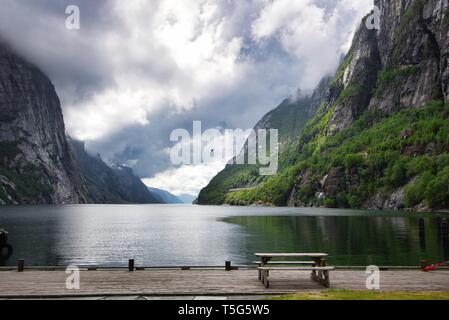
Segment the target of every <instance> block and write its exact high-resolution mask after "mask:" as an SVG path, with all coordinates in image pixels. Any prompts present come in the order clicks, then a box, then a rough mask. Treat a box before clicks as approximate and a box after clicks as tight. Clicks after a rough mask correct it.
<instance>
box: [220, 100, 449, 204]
mask: <svg viewBox="0 0 449 320" xmlns="http://www.w3.org/2000/svg"><path fill="white" fill-rule="evenodd" d="M330 112H331V111H330V110H325V109H324V108H322V109H320V110H319V111H318V114H317V116H316V117H315V118H313V119H312V120H310V121H309V122H308V123H307V125H306V126H305V128H304V130H303V131H302V134H301V136H300V138H299V141H298V144H297V145H295V146H293V147H292V150H293V152H294V153H295V154H296V159H295V161H294V162H291V159H290V160H289V162H288V163H287V162H285V161H282V162H281V164H280V171H279V173H278V175H277V176H273V177H269V178H265V179H264V180H262V181H259V182H260V185H259V187H257V188H255V189H248V190H241V191H237V192H232V193H226V190H227V189H226V186H228V185H233V183H238V182H241V181H242V177H241V176H239V175H233V172H234V173H235V172H236V171H237V172H238V170H239V169H238V166H237V167H234V168H231V170H230V171H228V172H226V176H225V177H222V176H220V175H219V176H217V179H214V180H215V181H214V185H216V186H217V185H218V186H220V187H221V189H220V191H218V190H215V191H216V192H217V196H216V197H215V198H213V199H212V200H213V201H212V202H213V203H223V202H224V203H229V204H234V205H248V204H253V203H259V204H272V205H278V206H282V205H286V204H287V199H288V197H289V195H290V192H291V190H292V188H293V186H294V184H295V181H296V179H297V177H298V176H299V175H300V174H301V173H303V172H305V170H306V169H307V170H308V171H309V179H308V182H307V183H306V184H305V185H303V186H302V187H301V188H300V189H299V190H298V191H297V193H296V200H297V201H298V202H302V203H305V204H309V205H323V206H328V207H344V208H358V207H360V206H361V205H362V204H363V203H364V202H365V201H367V200H368V199H369V198H370V197H372V196H374V195H375V194H376V193H381V194H382V193H385V194H388V193H392V192H393V191H395V190H397V189H398V188H401V187H405V190H406V191H405V193H406V195H405V198H406V200H405V201H406V205H407V206H409V207H413V206H415V205H418V204H420V203H423V204H424V205H428V206H430V207H432V208H434V209H438V208H445V207H447V206H448V205H449V154H448V151H449V127H448V126H447V121H448V120H449V119H448V118H449V105H445V104H444V103H442V102H440V101H435V102H432V103H430V104H429V105H427V106H425V107H423V108H421V109H406V110H403V111H400V112H398V113H396V114H394V115H392V116H389V117H387V116H385V115H383V114H382V113H380V112H378V111H377V112H376V111H368V112H366V113H365V114H364V115H363V116H361V117H360V118H359V119H358V120H357V121H356V122H355V123H354V124H353V125H352V126H351V127H349V128H348V129H346V130H343V131H341V132H338V133H336V134H333V135H328V134H327V133H326V127H327V123H328V120H329V114H330ZM332 168H341V170H343V172H344V176H343V177H342V181H343V182H344V183H343V187H342V188H339V190H338V193H337V194H335V195H329V196H328V197H326V198H321V199H319V198H317V197H316V192H317V190H316V187H315V186H316V184H317V182H319V181H321V180H322V179H323V177H324V176H325V175H326V174H327V173H329V171H330V170H331V169H332ZM253 174H254V176H252V177H251V179H252V180H251V179H250V178H249V177H248V176H245V177H243V181H247V182H249V181H252V182H253V183H254V184H256V181H257V178H256V176H257V172H253ZM222 178H224V181H225V183H223V182H224V181H223V180H222ZM227 178H231V179H232V180H233V181H231V180H226V179H227ZM212 188H213V186H212ZM223 191H224V192H225V193H224V194H223Z"/></svg>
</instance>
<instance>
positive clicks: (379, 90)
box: [199, 0, 449, 210]
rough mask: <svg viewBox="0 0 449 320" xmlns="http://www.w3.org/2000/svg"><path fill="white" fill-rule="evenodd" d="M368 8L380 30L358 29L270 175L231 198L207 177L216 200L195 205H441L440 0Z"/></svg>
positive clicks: (447, 164)
mask: <svg viewBox="0 0 449 320" xmlns="http://www.w3.org/2000/svg"><path fill="white" fill-rule="evenodd" d="M375 4H376V5H377V6H378V7H379V8H380V11H381V25H380V30H375V29H371V30H370V29H368V28H367V27H366V24H365V21H366V18H365V19H364V20H363V21H362V23H361V25H360V27H359V29H358V31H357V32H356V34H355V36H354V40H353V44H352V47H351V49H350V50H349V52H348V54H347V56H346V58H345V59H344V61H343V62H342V64H341V65H340V67H339V69H338V71H337V73H336V75H335V77H334V79H333V80H332V81H331V82H330V84H329V86H328V87H327V89H326V90H325V91H326V94H325V98H324V99H322V100H321V102H320V107H319V108H318V110H317V112H316V114H315V116H314V117H313V118H312V119H311V120H309V121H308V122H307V123H306V125H305V126H304V128H302V130H301V132H300V134H299V136H298V138H297V139H296V143H295V144H294V146H292V148H291V149H290V151H289V152H285V153H283V154H281V158H280V164H281V167H280V172H279V174H278V175H277V176H275V177H271V178H268V179H261V180H259V181H258V183H257V185H255V186H253V188H252V189H251V190H249V189H248V190H241V191H239V192H228V191H229V188H227V187H228V185H226V184H225V183H224V182H223V181H232V183H233V184H238V183H239V181H240V180H241V179H240V178H239V177H237V176H232V175H231V176H227V177H226V180H223V179H218V181H217V180H216V179H214V180H213V183H214V185H215V186H221V188H218V189H219V190H220V194H219V195H218V194H214V197H213V198H210V197H209V196H208V194H210V192H209V193H205V192H201V194H200V197H199V199H200V202H201V203H223V202H226V203H231V204H253V203H262V204H273V205H297V206H328V207H354V208H373V209H395V210H398V209H405V208H414V209H419V210H425V209H427V210H430V209H439V208H445V207H448V206H449V186H448V183H449V182H448V181H449V156H448V149H449V125H448V123H449V122H448V117H449V111H448V108H449V107H448V105H447V103H448V99H449V88H448V79H449V1H448V0H429V1H422V0H393V1H391V0H376V1H375ZM311 107H312V108H313V106H311ZM285 114H288V113H285ZM293 138H295V137H293ZM218 177H220V175H219V176H218ZM209 187H210V186H208V187H207V188H206V189H205V190H208V188H209ZM224 189H225V191H224V192H223V190H224ZM217 200H218V201H217Z"/></svg>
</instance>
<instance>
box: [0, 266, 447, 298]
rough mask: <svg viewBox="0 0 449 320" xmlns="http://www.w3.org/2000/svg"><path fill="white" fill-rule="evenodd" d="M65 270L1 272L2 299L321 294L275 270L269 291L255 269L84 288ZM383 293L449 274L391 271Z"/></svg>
mask: <svg viewBox="0 0 449 320" xmlns="http://www.w3.org/2000/svg"><path fill="white" fill-rule="evenodd" d="M67 276H68V275H67V274H66V273H65V272H64V271H35V270H29V271H28V270H27V269H26V268H25V270H24V272H20V273H19V272H17V271H15V270H14V271H4V272H1V273H0V288H1V290H0V298H1V297H3V298H6V297H73V296H110V295H143V296H183V295H185V296H190V295H269V294H288V293H295V292H307V291H317V290H322V289H323V287H322V286H320V285H319V284H318V283H317V282H315V281H313V280H311V279H310V272H309V271H304V272H303V271H298V272H290V271H282V270H281V271H277V272H273V274H272V275H270V282H269V288H268V289H266V288H265V287H264V286H263V285H262V284H261V282H260V281H259V280H258V279H257V270H256V269H249V270H243V269H241V270H233V271H225V270H224V268H222V269H221V270H210V269H208V270H202V269H195V270H188V271H181V270H162V269H155V270H146V271H139V272H129V271H128V270H127V269H124V270H123V269H122V270H111V271H100V270H99V271H81V273H80V280H81V283H80V290H67V289H66V286H65V281H66V279H67ZM366 277H367V275H366V273H365V271H364V270H360V271H358V270H350V271H346V270H335V271H332V274H331V286H332V288H333V289H347V290H366V284H365V281H366ZM380 277H381V278H380V279H381V282H380V286H381V290H382V291H449V271H446V270H441V271H440V270H438V271H433V272H422V271H419V270H389V271H381V272H380Z"/></svg>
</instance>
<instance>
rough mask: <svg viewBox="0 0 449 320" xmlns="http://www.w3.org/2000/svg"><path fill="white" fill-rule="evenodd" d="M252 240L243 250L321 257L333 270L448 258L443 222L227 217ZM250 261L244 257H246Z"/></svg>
mask: <svg viewBox="0 0 449 320" xmlns="http://www.w3.org/2000/svg"><path fill="white" fill-rule="evenodd" d="M226 221H228V222H231V223H236V224H239V225H241V226H244V227H245V229H246V230H247V232H248V233H249V234H251V237H250V238H249V240H248V241H247V248H246V251H247V252H248V253H252V252H256V251H258V250H261V249H262V248H263V251H272V252H326V253H329V254H330V257H329V261H330V263H332V264H335V265H369V264H376V265H402V266H409V265H419V263H420V260H421V259H426V260H428V261H433V262H439V261H442V259H446V260H448V259H447V254H448V241H449V239H448V224H447V219H441V218H432V217H426V218H417V217H366V216H359V217H356V216H347V217H345V216H336V217H231V218H228V219H226ZM247 259H249V256H248V258H247Z"/></svg>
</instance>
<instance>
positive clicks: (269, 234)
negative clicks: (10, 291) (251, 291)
mask: <svg viewBox="0 0 449 320" xmlns="http://www.w3.org/2000/svg"><path fill="white" fill-rule="evenodd" d="M0 228H5V229H7V230H8V231H9V240H8V241H9V243H10V244H11V245H13V246H14V252H13V254H12V255H11V256H10V257H9V258H8V259H0V265H15V264H16V261H17V259H19V258H25V260H26V264H27V265H68V264H71V263H75V264H82V265H89V264H98V265H104V266H126V263H127V261H128V259H130V258H134V259H135V260H136V264H137V265H145V266H163V265H167V266H169V265H223V264H224V261H225V260H232V262H233V263H234V264H244V265H249V264H251V262H252V261H253V260H254V253H255V252H258V251H274V252H276V251H280V252H283V251H285V252H293V251H298V252H312V251H322V252H327V253H329V254H330V255H331V256H330V257H329V260H330V261H329V262H330V263H332V264H334V265H368V264H377V265H418V264H419V261H420V260H421V259H427V260H428V261H429V262H431V263H434V262H439V261H443V260H449V237H448V220H447V215H422V216H421V215H411V216H409V215H407V216H403V215H401V216H397V215H391V214H390V213H387V212H375V213H373V212H366V211H356V210H325V209H309V208H307V209H306V208H251V207H249V208H242V207H239V208H234V207H203V206H167V205H165V206H164V205H148V206H146V205H144V206H61V207H58V206H27V207H0Z"/></svg>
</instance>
